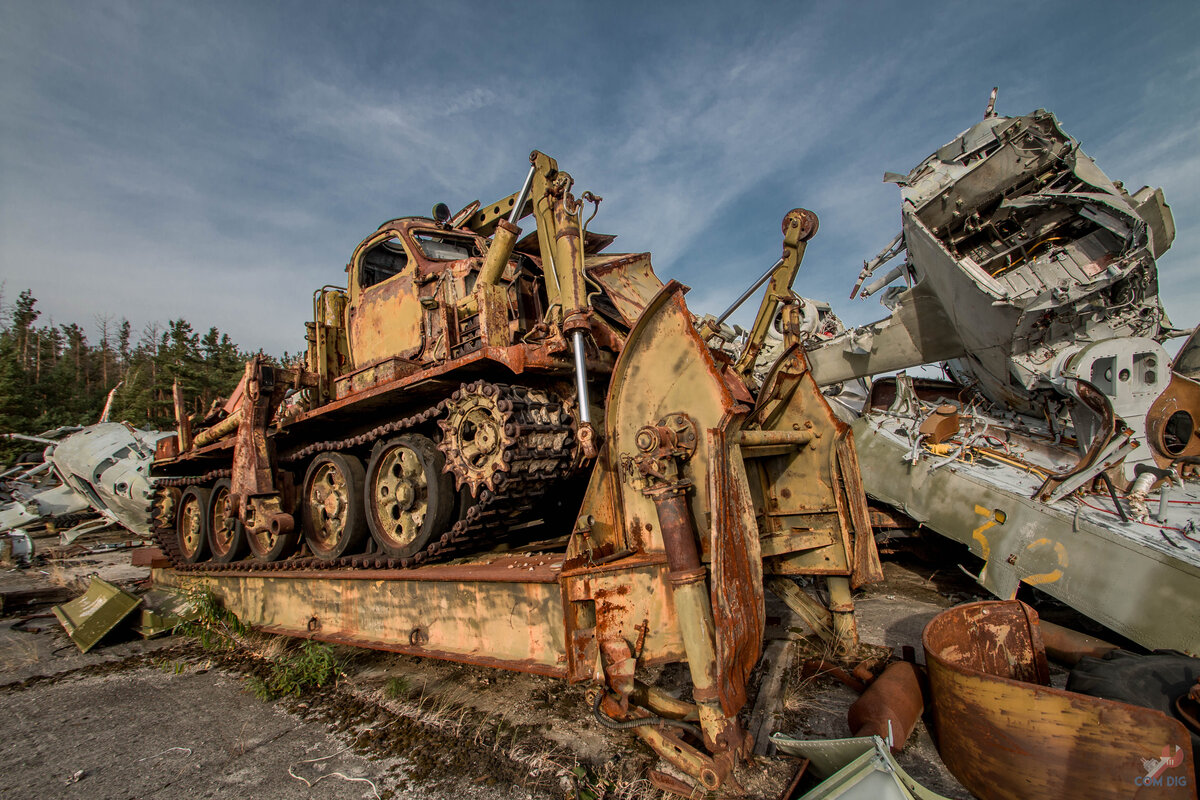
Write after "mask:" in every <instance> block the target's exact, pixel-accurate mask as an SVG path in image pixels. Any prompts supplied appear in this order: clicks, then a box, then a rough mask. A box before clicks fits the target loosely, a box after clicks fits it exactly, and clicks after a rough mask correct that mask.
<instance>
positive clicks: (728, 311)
mask: <svg viewBox="0 0 1200 800" xmlns="http://www.w3.org/2000/svg"><path fill="white" fill-rule="evenodd" d="M782 266H783V259H782V258H781V259H779V260H778V261H776V262H775V263H774V264H772V265H771V268H770V269H768V270H767V271H766V272H764V273H763V274H762V275H761V276H760V277H759V279H758V280H756V281H755V282H754V283H752V284H750V288H749V289H747V290H746V291H744V292H742V294H741V296H740V297H739V298H738V299H737V300H734V301H733V303H731V304H730V306H729V308H727V309H725V311H724V312H722V314H721V316H719V317H717V326H718V327H720V325H721V323H722V322H724V321H725V320H727V319H729V316H730V314H732V313H733V312H735V311H737V310H738V309H739V308H740V307H741V305H742V303H744V302H746V301H747V300H749V299H750V295H752V294H754V292H755V291H756V290H757V289H758V287H760V286H762V285H763V284H764V283H766V282H767V281H768V280H769V279H770V277H771V276H772V275H774V274H775V270H777V269H779V268H780V267H782Z"/></svg>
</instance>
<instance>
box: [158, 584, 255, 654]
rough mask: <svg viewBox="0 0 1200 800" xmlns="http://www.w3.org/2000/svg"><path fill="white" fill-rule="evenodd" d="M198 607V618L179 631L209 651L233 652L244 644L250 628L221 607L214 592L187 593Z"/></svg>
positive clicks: (196, 590) (200, 590)
mask: <svg viewBox="0 0 1200 800" xmlns="http://www.w3.org/2000/svg"><path fill="white" fill-rule="evenodd" d="M186 594H187V596H188V598H189V599H190V600H191V601H192V602H193V603H194V604H195V607H196V611H197V612H198V616H197V617H196V619H194V620H192V621H191V622H185V623H183V624H182V625H180V626H179V627H178V628H177V629H176V630H178V632H179V633H182V634H184V635H185V636H192V637H194V638H195V639H196V640H197V641H199V642H200V646H201V647H203V648H204V649H205V650H208V651H228V650H234V649H236V648H237V647H238V646H240V645H242V644H244V643H245V639H246V635H247V634H249V633H250V629H249V628H248V627H247V626H246V624H245V623H243V622H242V621H241V620H240V619H238V618H237V615H235V614H234V613H233V612H232V611H230V610H228V609H226V608H225V607H224V606H222V605H221V600H220V598H218V597H217V596H216V595H215V594H213V592H212V591H211V590H208V589H195V590H191V591H189V592H187V593H186Z"/></svg>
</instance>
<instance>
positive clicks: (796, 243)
mask: <svg viewBox="0 0 1200 800" xmlns="http://www.w3.org/2000/svg"><path fill="white" fill-rule="evenodd" d="M816 233H817V215H816V214H814V213H813V212H811V211H809V210H807V209H804V208H793V209H792V210H791V211H789V212H788V213H787V214H786V215H785V216H784V218H783V256H782V257H781V258H780V259H779V262H778V264H777V265H776V267H775V269H774V271H773V273H772V274H771V280H770V283H768V284H767V293H766V295H764V296H763V299H762V304H761V305H760V306H759V308H758V316H757V317H755V318H754V327H752V328H751V329H750V338H749V339H747V340H746V347H745V349H744V350H742V355H741V357H740V358H739V359H738V362H737V366H736V369H737V371H738V372H739V373H740V374H742V375H743V376H747V377H748V376H749V375H750V373H751V371H752V370H753V369H754V361H755V359H756V358H758V353H759V351H760V350H761V349H762V346H763V342H764V341H765V339H766V337H767V330H768V326H770V325H771V322H772V321H773V320H774V319H775V312H776V311H778V310H779V304H780V303H781V302H782V301H783V300H784V299H785V298H787V297H789V296H791V293H792V281H794V280H795V279H796V273H797V272H798V271H799V270H800V262H801V261H802V260H803V259H804V250H805V248H806V247H807V246H808V240H809V239H811V238H812V237H813V236H815V235H816Z"/></svg>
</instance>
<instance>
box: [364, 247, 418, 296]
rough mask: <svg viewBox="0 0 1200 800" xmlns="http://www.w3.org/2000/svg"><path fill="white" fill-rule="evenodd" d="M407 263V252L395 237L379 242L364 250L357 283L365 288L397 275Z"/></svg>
mask: <svg viewBox="0 0 1200 800" xmlns="http://www.w3.org/2000/svg"><path fill="white" fill-rule="evenodd" d="M407 265H408V253H407V252H405V250H404V245H403V244H402V243H401V242H400V240H399V239H397V238H396V237H394V236H393V237H392V238H391V239H388V240H387V241H386V242H380V243H379V244H377V245H375V246H374V247H372V248H371V249H370V250H368V251H367V252H366V254H365V255H364V256H363V259H362V267H361V269H360V271H359V285H360V286H362V288H364V289H366V288H367V287H368V286H374V285H375V284H377V283H382V282H383V281H386V280H387V279H388V278H390V277H392V276H393V275H399V274H400V272H401V270H403V269H404V268H405V267H406V266H407Z"/></svg>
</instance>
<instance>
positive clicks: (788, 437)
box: [738, 429, 815, 447]
mask: <svg viewBox="0 0 1200 800" xmlns="http://www.w3.org/2000/svg"><path fill="white" fill-rule="evenodd" d="M814 436H815V433H814V432H813V431H811V430H807V429H806V430H800V431H754V430H750V431H741V432H740V433H739V434H738V442H739V443H740V444H742V445H746V446H749V447H753V446H756V445H771V444H794V445H806V444H808V443H809V442H811V441H812V440H813V437H814Z"/></svg>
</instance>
